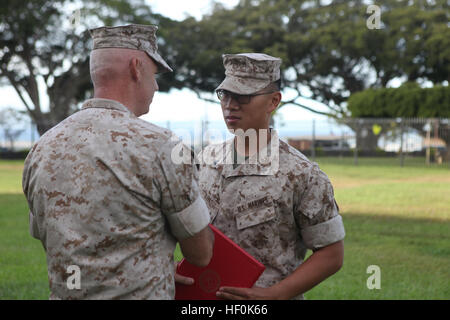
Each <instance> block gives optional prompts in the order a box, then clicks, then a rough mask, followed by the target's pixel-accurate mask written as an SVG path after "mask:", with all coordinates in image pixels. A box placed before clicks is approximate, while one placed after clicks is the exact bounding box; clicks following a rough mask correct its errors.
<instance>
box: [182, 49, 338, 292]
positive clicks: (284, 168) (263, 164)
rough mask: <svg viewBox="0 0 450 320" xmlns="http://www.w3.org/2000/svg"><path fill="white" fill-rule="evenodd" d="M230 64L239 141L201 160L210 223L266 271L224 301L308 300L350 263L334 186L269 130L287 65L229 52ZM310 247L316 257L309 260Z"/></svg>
mask: <svg viewBox="0 0 450 320" xmlns="http://www.w3.org/2000/svg"><path fill="white" fill-rule="evenodd" d="M223 63H224V66H225V75H226V77H225V80H224V81H223V82H222V83H221V84H220V85H219V87H218V88H217V89H216V92H217V96H218V98H219V100H220V102H221V106H222V112H223V117H224V119H225V122H226V125H227V127H228V129H229V130H230V131H231V132H232V133H234V135H235V137H234V138H232V139H230V140H228V141H226V142H224V143H221V144H217V145H210V146H208V147H206V148H205V150H203V152H202V153H201V154H200V155H199V156H198V158H199V159H200V172H199V186H200V189H201V194H202V196H203V198H204V199H205V201H206V204H207V206H208V208H209V211H210V215H211V223H212V224H213V225H214V226H216V227H217V228H218V229H219V230H221V231H222V232H223V233H224V234H225V235H226V236H228V237H229V238H231V239H232V240H233V241H234V242H236V243H237V244H238V245H239V246H241V247H242V248H243V249H244V250H246V251H247V252H248V253H249V254H251V255H252V256H253V257H255V258H256V259H257V260H258V261H260V262H261V263H263V264H264V265H265V267H266V270H265V271H264V273H263V274H262V275H261V277H260V278H259V279H258V281H257V282H256V284H255V286H254V287H253V288H236V287H221V288H219V289H218V291H217V296H218V297H220V298H223V299H303V293H304V292H306V291H308V290H309V289H311V288H313V287H314V286H316V285H317V284H319V283H320V282H322V281H323V280H325V279H326V278H328V277H329V276H331V275H332V274H334V273H335V272H337V271H338V270H339V269H340V268H341V266H342V264H343V256H344V246H343V239H344V236H345V231H344V226H343V222H342V218H341V216H340V215H339V211H338V210H339V209H338V206H337V204H336V201H335V199H334V194H333V187H332V185H331V183H330V180H329V179H328V177H327V175H326V174H325V173H324V172H322V171H321V170H320V169H319V167H318V166H317V164H316V163H313V162H311V161H309V160H308V159H307V158H306V157H305V156H304V155H303V154H302V153H300V152H299V151H297V150H296V149H294V148H292V147H291V146H289V145H288V144H286V143H285V142H283V141H282V140H280V139H278V136H277V133H276V131H275V130H271V129H269V123H270V117H271V114H272V113H273V111H275V109H276V108H277V107H278V105H279V103H280V101H281V93H280V65H281V59H279V58H275V57H271V56H269V55H266V54H261V53H246V54H226V55H224V56H223ZM307 249H310V250H312V251H313V254H312V255H311V256H310V257H309V258H308V259H307V260H306V261H304V258H305V254H306V251H307ZM230 263H233V262H232V261H231V262H230ZM176 279H177V281H178V282H182V283H188V280H189V279H187V278H184V277H182V276H180V275H177V278H176ZM190 281H192V279H190Z"/></svg>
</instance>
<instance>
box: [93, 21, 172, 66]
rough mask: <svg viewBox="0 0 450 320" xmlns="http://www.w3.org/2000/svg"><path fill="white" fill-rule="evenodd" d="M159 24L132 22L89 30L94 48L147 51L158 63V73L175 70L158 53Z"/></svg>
mask: <svg viewBox="0 0 450 320" xmlns="http://www.w3.org/2000/svg"><path fill="white" fill-rule="evenodd" d="M156 30H158V27H157V26H153V25H140V24H130V25H126V26H118V27H100V28H95V29H91V30H89V32H90V33H91V36H92V39H93V41H94V47H93V50H96V49H102V48H126V49H135V50H141V51H144V52H146V53H147V54H148V55H149V57H150V58H151V59H153V61H154V62H155V63H156V64H157V65H158V73H163V72H172V71H173V70H172V69H171V68H170V67H169V65H168V64H167V63H166V62H165V61H164V59H163V58H162V57H161V56H160V55H159V53H158V44H157V40H156V35H155V33H156Z"/></svg>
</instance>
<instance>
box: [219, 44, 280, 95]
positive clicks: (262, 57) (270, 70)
mask: <svg viewBox="0 0 450 320" xmlns="http://www.w3.org/2000/svg"><path fill="white" fill-rule="evenodd" d="M222 58H223V66H224V67H225V80H223V82H222V83H221V84H220V85H219V86H218V87H217V89H216V91H217V90H220V89H223V90H228V91H231V92H234V93H237V94H253V93H255V92H258V91H259V90H262V89H264V88H266V87H267V86H268V85H269V84H271V83H272V82H275V81H277V80H279V79H280V66H281V59H280V58H276V57H272V56H269V55H267V54H264V53H239V54H224V55H222Z"/></svg>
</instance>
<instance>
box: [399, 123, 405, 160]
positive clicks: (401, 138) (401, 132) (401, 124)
mask: <svg viewBox="0 0 450 320" xmlns="http://www.w3.org/2000/svg"><path fill="white" fill-rule="evenodd" d="M404 162H405V157H404V154H403V119H402V118H400V167H403V165H404Z"/></svg>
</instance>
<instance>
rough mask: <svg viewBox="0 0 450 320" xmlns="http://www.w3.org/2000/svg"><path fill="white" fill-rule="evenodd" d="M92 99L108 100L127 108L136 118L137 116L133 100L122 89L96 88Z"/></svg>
mask: <svg viewBox="0 0 450 320" xmlns="http://www.w3.org/2000/svg"><path fill="white" fill-rule="evenodd" d="M94 98H99V99H109V100H114V101H117V102H120V103H121V104H123V105H124V106H125V107H127V108H128V110H130V111H131V112H133V113H134V115H135V116H136V117H138V116H139V115H138V114H137V108H136V106H135V105H136V104H135V102H134V99H132V98H131V97H130V95H129V94H126V93H124V92H123V89H113V88H98V89H95V90H94Z"/></svg>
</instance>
